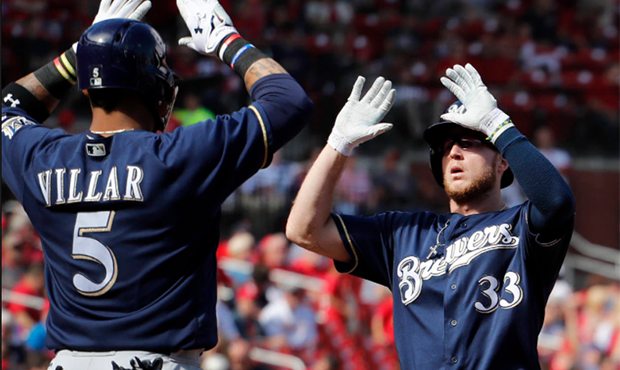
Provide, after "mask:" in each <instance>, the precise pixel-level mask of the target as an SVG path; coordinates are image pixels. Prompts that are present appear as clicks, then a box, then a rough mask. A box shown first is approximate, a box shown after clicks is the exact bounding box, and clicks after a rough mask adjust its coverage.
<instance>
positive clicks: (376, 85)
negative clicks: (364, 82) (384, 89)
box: [361, 76, 385, 104]
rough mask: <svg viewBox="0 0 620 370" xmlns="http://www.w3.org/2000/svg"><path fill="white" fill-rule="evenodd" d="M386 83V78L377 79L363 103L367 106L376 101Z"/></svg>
mask: <svg viewBox="0 0 620 370" xmlns="http://www.w3.org/2000/svg"><path fill="white" fill-rule="evenodd" d="M384 82H385V78H383V77H381V76H379V77H377V79H376V80H375V82H373V84H372V86H371V87H370V89H369V90H368V92H366V95H364V97H363V98H362V100H361V102H362V103H367V104H368V103H370V102H371V101H372V99H374V98H375V96H377V94H378V93H379V91H380V90H381V86H383V83H384Z"/></svg>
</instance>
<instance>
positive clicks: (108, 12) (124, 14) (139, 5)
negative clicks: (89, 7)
mask: <svg viewBox="0 0 620 370" xmlns="http://www.w3.org/2000/svg"><path fill="white" fill-rule="evenodd" d="M151 5H152V4H151V1H150V0H101V2H100V3H99V10H98V11H97V15H96V16H95V19H94V20H93V24H95V23H99V22H101V21H105V20H107V19H113V18H127V19H135V20H137V21H140V20H142V18H144V16H145V15H146V13H147V12H148V11H149V10H150V9H151ZM77 44H78V43H77V42H75V43H73V45H72V47H73V51H74V52H77Z"/></svg>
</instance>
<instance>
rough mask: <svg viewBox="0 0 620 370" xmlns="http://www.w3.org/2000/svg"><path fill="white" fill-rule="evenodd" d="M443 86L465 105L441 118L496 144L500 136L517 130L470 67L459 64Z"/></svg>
mask: <svg viewBox="0 0 620 370" xmlns="http://www.w3.org/2000/svg"><path fill="white" fill-rule="evenodd" d="M446 76H447V77H441V79H440V81H441V83H442V84H443V85H444V86H445V87H447V88H448V90H450V91H451V92H452V93H453V94H454V96H456V98H457V99H458V100H460V101H461V103H462V104H463V105H462V106H461V107H459V108H458V109H455V110H452V111H449V112H448V113H444V114H442V115H441V118H442V119H444V120H446V121H450V122H454V123H457V124H459V125H461V126H463V127H466V128H469V129H472V130H476V131H480V132H482V133H484V134H485V135H487V138H488V140H490V141H491V142H492V143H495V141H496V140H497V138H498V137H499V135H501V134H502V133H503V132H504V131H506V130H507V129H508V128H510V127H513V126H514V125H513V123H512V121H511V120H510V117H508V115H507V114H506V113H504V112H503V111H502V110H501V109H499V108H497V100H495V98H494V97H493V95H491V93H490V92H489V91H488V89H487V87H486V85H485V84H484V83H483V82H482V79H481V78H480V74H479V73H478V71H476V69H475V68H474V67H473V66H472V65H471V64H469V63H467V64H466V65H465V67H463V66H461V65H459V64H456V65H455V66H454V67H453V68H448V69H447V70H446Z"/></svg>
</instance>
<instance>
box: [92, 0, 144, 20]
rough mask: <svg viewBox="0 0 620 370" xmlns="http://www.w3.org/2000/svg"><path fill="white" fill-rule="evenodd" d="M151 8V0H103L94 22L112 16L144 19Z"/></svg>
mask: <svg viewBox="0 0 620 370" xmlns="http://www.w3.org/2000/svg"><path fill="white" fill-rule="evenodd" d="M149 9H151V1H150V0H144V1H143V0H101V3H100V4H99V11H98V12H97V15H96V16H95V19H94V20H93V24H95V23H97V22H101V21H104V20H106V19H112V18H127V19H135V20H137V21H140V20H142V18H144V16H145V15H146V13H147V12H148V11H149Z"/></svg>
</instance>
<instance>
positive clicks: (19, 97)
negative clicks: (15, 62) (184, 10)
mask: <svg viewBox="0 0 620 370" xmlns="http://www.w3.org/2000/svg"><path fill="white" fill-rule="evenodd" d="M2 105H4V106H6V107H12V108H19V109H22V110H23V111H24V112H26V113H28V115H29V116H30V117H32V118H33V119H34V120H35V121H37V122H43V121H45V120H46V119H47V117H49V115H50V114H49V112H48V110H47V108H46V107H45V104H43V102H42V101H40V100H39V99H37V98H36V97H35V96H34V95H32V93H31V92H30V91H28V90H27V89H26V88H25V87H23V86H22V85H19V84H16V83H15V82H11V83H10V84H8V85H7V86H5V87H4V89H2Z"/></svg>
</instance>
